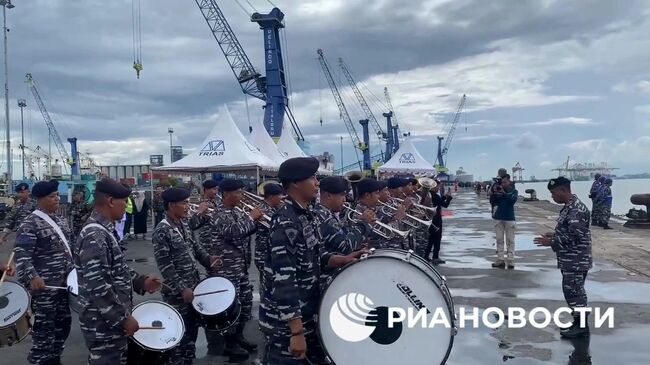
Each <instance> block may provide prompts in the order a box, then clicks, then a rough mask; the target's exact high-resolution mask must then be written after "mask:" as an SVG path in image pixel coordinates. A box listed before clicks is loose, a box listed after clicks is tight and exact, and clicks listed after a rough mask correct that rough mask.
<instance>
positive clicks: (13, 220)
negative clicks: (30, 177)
mask: <svg viewBox="0 0 650 365" xmlns="http://www.w3.org/2000/svg"><path fill="white" fill-rule="evenodd" d="M16 195H17V196H18V201H17V202H16V204H14V206H13V207H12V208H11V211H10V212H9V214H8V215H7V218H5V226H4V231H3V232H2V236H1V237H0V244H2V243H4V242H5V241H6V239H7V236H8V235H9V233H11V232H16V231H17V230H18V227H20V224H21V223H22V222H23V221H24V220H25V218H27V216H28V215H29V214H30V213H31V212H33V211H34V209H36V201H35V200H34V199H31V198H30V197H29V185H27V184H25V183H20V184H18V185H16Z"/></svg>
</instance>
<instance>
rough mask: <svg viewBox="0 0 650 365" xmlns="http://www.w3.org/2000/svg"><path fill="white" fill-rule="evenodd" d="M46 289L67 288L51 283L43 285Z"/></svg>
mask: <svg viewBox="0 0 650 365" xmlns="http://www.w3.org/2000/svg"><path fill="white" fill-rule="evenodd" d="M45 287H46V288H47V289H58V290H68V288H66V287H64V286H52V285H45Z"/></svg>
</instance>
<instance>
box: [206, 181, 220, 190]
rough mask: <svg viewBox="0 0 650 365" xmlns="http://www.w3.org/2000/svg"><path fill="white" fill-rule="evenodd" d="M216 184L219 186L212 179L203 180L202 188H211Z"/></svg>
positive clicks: (217, 184)
mask: <svg viewBox="0 0 650 365" xmlns="http://www.w3.org/2000/svg"><path fill="white" fill-rule="evenodd" d="M217 186H219V183H218V182H216V181H215V180H212V179H210V180H205V181H204V182H203V189H213V188H216V187H217Z"/></svg>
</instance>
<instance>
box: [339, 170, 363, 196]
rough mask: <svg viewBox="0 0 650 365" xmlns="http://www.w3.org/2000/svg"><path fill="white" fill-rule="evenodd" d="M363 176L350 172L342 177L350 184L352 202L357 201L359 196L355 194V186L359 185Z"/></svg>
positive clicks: (357, 172)
mask: <svg viewBox="0 0 650 365" xmlns="http://www.w3.org/2000/svg"><path fill="white" fill-rule="evenodd" d="M364 177H365V176H364V174H363V172H361V171H350V172H347V173H346V174H345V176H343V178H344V179H345V180H347V181H348V182H349V183H350V186H351V187H352V197H353V199H354V201H357V200H359V194H358V193H357V185H358V184H359V181H361V180H363V178H364Z"/></svg>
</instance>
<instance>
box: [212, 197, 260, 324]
mask: <svg viewBox="0 0 650 365" xmlns="http://www.w3.org/2000/svg"><path fill="white" fill-rule="evenodd" d="M213 219H214V225H213V227H214V230H213V232H212V243H211V244H210V247H209V248H208V251H209V252H210V254H211V255H219V256H221V260H222V264H221V265H220V266H219V267H217V268H215V269H212V270H209V272H208V274H209V275H210V276H220V277H223V278H226V279H228V280H230V281H231V282H232V284H233V285H234V286H235V288H236V289H237V297H238V298H239V302H240V304H241V314H240V315H239V321H238V323H237V329H233V330H229V331H228V335H232V334H234V333H236V334H237V335H240V334H241V333H242V332H243V328H244V325H245V324H246V322H247V321H248V320H250V319H251V312H252V309H253V286H252V285H251V283H250V280H249V278H248V266H249V265H250V236H251V235H252V234H253V233H255V230H256V224H255V222H254V221H253V220H252V219H251V218H250V217H249V216H248V214H246V213H244V212H242V211H240V210H238V209H234V208H233V209H229V208H226V207H223V209H222V210H221V211H219V214H215V217H214V218H213Z"/></svg>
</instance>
